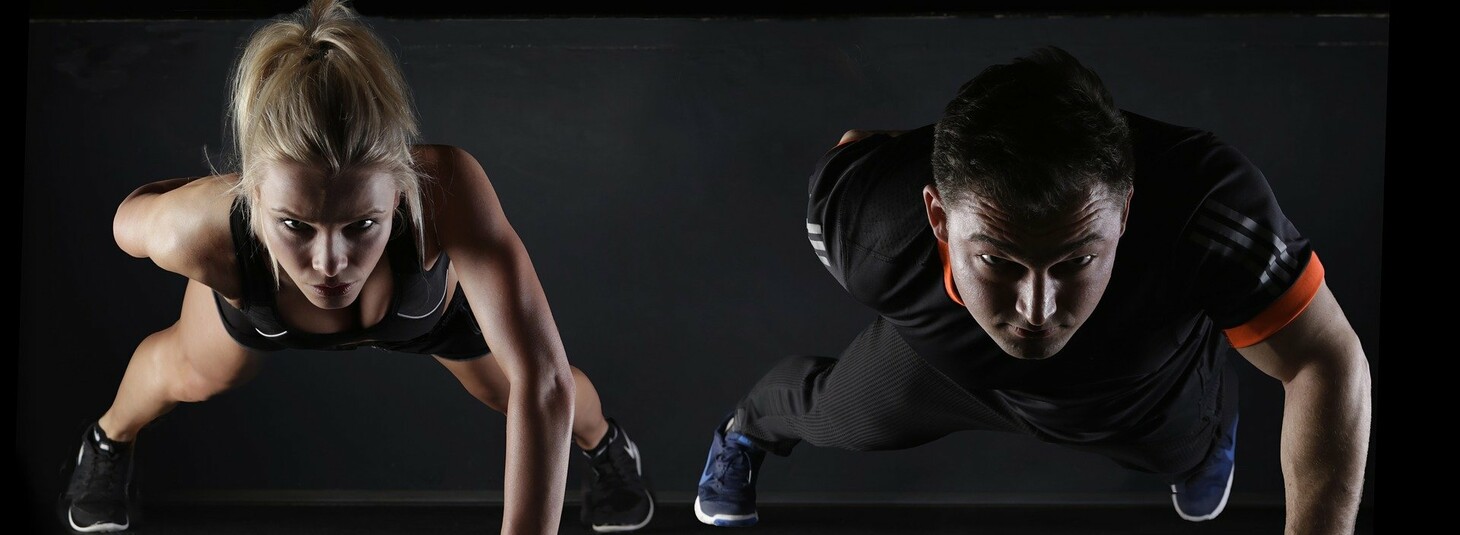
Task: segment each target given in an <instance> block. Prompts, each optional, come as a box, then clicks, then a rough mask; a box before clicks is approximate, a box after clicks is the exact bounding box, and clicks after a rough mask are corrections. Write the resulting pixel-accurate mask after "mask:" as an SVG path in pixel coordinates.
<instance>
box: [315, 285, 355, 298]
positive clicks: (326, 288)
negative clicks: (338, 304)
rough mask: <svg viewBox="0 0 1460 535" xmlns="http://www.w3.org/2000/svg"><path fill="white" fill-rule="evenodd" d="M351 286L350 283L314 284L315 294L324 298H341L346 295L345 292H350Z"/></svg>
mask: <svg viewBox="0 0 1460 535" xmlns="http://www.w3.org/2000/svg"><path fill="white" fill-rule="evenodd" d="M350 284H351V283H348V282H342V283H339V284H314V285H312V286H313V287H314V291H315V293H318V294H319V295H322V296H324V297H339V296H341V295H345V292H348V291H349V290H350Z"/></svg>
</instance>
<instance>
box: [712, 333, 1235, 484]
mask: <svg viewBox="0 0 1460 535" xmlns="http://www.w3.org/2000/svg"><path fill="white" fill-rule="evenodd" d="M1222 375H1224V376H1225V377H1224V380H1223V384H1222V386H1221V396H1220V398H1221V400H1220V401H1219V402H1218V403H1219V405H1220V406H1221V407H1220V408H1219V409H1218V410H1219V411H1220V413H1221V414H1222V415H1223V417H1224V418H1227V419H1228V420H1227V421H1230V418H1235V417H1236V414H1237V411H1236V405H1235V403H1236V378H1235V376H1234V374H1232V373H1230V371H1228V372H1225V373H1223V374H1222ZM1214 424H1215V422H1212V424H1211V425H1204V426H1201V427H1199V428H1198V427H1194V426H1193V425H1192V424H1191V423H1189V422H1175V423H1173V425H1184V426H1187V427H1188V428H1197V429H1199V431H1198V432H1197V433H1195V434H1184V435H1183V436H1182V438H1181V439H1179V440H1170V439H1167V440H1165V441H1163V442H1148V443H1123V442H1117V441H1104V442H1093V443H1080V444H1065V445H1067V446H1071V447H1074V448H1077V449H1080V450H1084V451H1090V452H1094V453H1099V454H1102V455H1104V456H1106V457H1108V458H1110V459H1112V460H1114V461H1115V462H1116V463H1118V464H1120V465H1122V466H1125V467H1127V468H1131V469H1135V470H1140V471H1143V472H1152V473H1160V474H1167V475H1170V476H1172V477H1173V478H1176V477H1180V475H1181V474H1182V473H1185V472H1188V471H1190V470H1193V469H1194V468H1195V467H1196V466H1197V465H1198V463H1200V462H1201V461H1202V460H1203V459H1204V458H1205V457H1206V454H1207V450H1208V449H1210V447H1211V446H1212V444H1213V441H1214V439H1215V433H1216V432H1217V426H1216V425H1214ZM735 428H736V429H737V430H739V431H740V432H741V433H743V434H745V435H746V436H747V437H750V439H751V440H752V441H753V442H755V443H756V444H757V445H758V446H760V447H762V448H763V449H766V450H767V451H770V452H772V453H775V454H777V455H782V456H784V455H790V453H791V449H792V448H794V447H795V446H796V444H798V443H800V442H801V441H803V440H805V441H807V442H810V443H811V444H813V445H817V446H827V447H836V448H842V449H849V450H856V451H871V450H894V449H904V448H911V447H913V446H918V445H921V444H926V443H928V442H931V441H933V440H936V439H938V438H940V437H943V436H944V435H947V434H949V433H952V432H954V431H966V430H988V431H1008V432H1013V433H1021V434H1027V435H1030V436H1034V437H1036V438H1040V437H1039V434H1038V433H1036V432H1035V431H1034V430H1033V429H1031V428H1030V426H1029V425H1028V424H1027V423H1025V422H1024V421H1023V420H1022V419H1021V418H1020V417H1019V416H1017V415H1015V414H1014V413H1013V412H1012V411H1011V410H1010V409H1009V407H1008V406H1007V405H1006V404H1005V403H1004V401H1003V400H1002V399H1001V398H1000V397H998V396H997V395H996V394H993V393H991V392H978V391H969V390H965V389H963V388H962V387H960V386H958V385H957V384H956V383H954V382H953V381H952V380H951V379H949V378H948V377H947V376H946V375H943V374H942V373H941V372H939V371H938V370H937V369H935V368H933V367H932V365H930V364H928V362H927V361H925V360H923V358H922V357H921V356H919V355H918V354H917V353H916V352H914V351H913V349H912V348H911V347H909V346H908V345H907V343H906V342H904V341H903V339H902V335H900V334H898V332H897V330H896V329H895V328H894V327H893V326H892V325H891V324H889V323H888V322H887V321H886V320H884V319H882V318H878V319H877V320H876V321H873V322H872V324H871V325H870V326H868V327H867V328H866V329H865V330H863V331H862V333H861V334H860V335H858V336H857V338H856V339H855V340H853V341H852V343H851V345H849V346H848V347H847V348H846V349H845V350H843V351H842V354H841V358H839V359H833V358H828V357H814V356H794V357H789V358H786V359H783V360H782V361H781V362H780V363H778V364H777V365H776V366H775V367H774V368H772V369H771V371H770V372H769V373H767V374H766V375H765V376H764V377H762V378H761V380H760V381H759V382H757V383H756V385H755V387H754V388H752V389H751V391H750V393H749V394H748V395H746V397H745V398H744V399H742V400H741V402H740V404H739V405H738V406H737V407H736V409H735ZM1193 437H1195V438H1193ZM1045 440H1047V441H1049V442H1054V443H1059V442H1057V441H1054V440H1048V439H1045Z"/></svg>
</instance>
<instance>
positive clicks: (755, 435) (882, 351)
mask: <svg viewBox="0 0 1460 535" xmlns="http://www.w3.org/2000/svg"><path fill="white" fill-rule="evenodd" d="M1017 421H1018V420H1017V419H1016V418H1014V417H1013V416H1011V415H1010V413H1009V410H1008V408H1007V407H1006V406H1005V405H1004V404H1003V403H1002V402H1001V401H1000V400H998V399H997V398H995V397H993V396H989V395H975V394H972V393H969V392H968V391H966V390H964V389H963V388H961V387H959V386H958V385H957V384H954V383H953V381H952V380H950V379H948V378H947V376H945V375H943V374H942V373H941V372H939V371H938V370H936V369H934V368H933V367H932V365H930V364H928V363H927V361H925V360H923V358H922V357H920V356H918V355H917V353H916V352H914V351H913V349H912V348H911V347H909V346H908V345H907V343H906V342H904V341H903V339H902V336H901V335H900V334H898V332H897V330H896V329H895V328H894V327H893V326H892V325H891V324H890V323H888V322H887V321H886V320H884V319H882V318H877V320H876V321H873V322H872V324H871V325H870V326H868V327H867V328H866V329H865V330H863V331H862V333H861V334H860V335H858V336H857V338H856V339H855V340H853V341H852V343H851V345H849V346H848V347H847V348H846V349H845V350H844V351H842V354H841V358H839V359H831V358H826V357H809V356H796V357H790V358H787V359H784V360H782V361H781V362H780V363H779V364H777V365H776V366H775V367H774V368H772V369H771V371H770V372H769V373H767V374H766V375H765V376H764V377H762V378H761V380H760V382H758V383H756V385H755V387H754V388H752V389H751V391H750V393H749V394H748V395H746V396H745V398H744V399H743V400H741V402H740V404H739V405H738V406H737V407H736V409H735V421H734V424H733V426H732V430H734V431H739V432H741V433H743V434H745V435H746V436H747V437H749V438H750V439H751V440H752V441H753V442H754V443H755V444H756V445H757V446H760V447H761V448H763V449H765V450H767V451H770V452H772V453H775V454H777V455H782V456H784V455H789V454H790V453H791V449H792V448H793V447H795V445H796V444H797V443H799V442H800V441H802V440H805V441H807V442H810V443H811V444H813V445H816V446H826V447H835V448H842V449H848V450H854V451H873V450H894V449H905V448H911V447H913V446H918V445H921V444H926V443H928V442H931V441H933V440H936V439H938V438H941V437H943V436H944V435H947V434H949V433H952V432H954V431H961V430H972V429H984V430H999V431H1015V432H1019V431H1023V429H1022V428H1020V427H1019V426H1018V424H1017V423H1016V422H1017Z"/></svg>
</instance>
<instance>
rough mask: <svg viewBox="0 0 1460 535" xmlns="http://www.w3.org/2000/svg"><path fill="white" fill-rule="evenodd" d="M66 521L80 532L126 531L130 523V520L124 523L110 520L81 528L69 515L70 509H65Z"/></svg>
mask: <svg viewBox="0 0 1460 535" xmlns="http://www.w3.org/2000/svg"><path fill="white" fill-rule="evenodd" d="M66 522H67V523H70V524H71V529H73V530H76V531H79V532H82V533H110V532H115V531H126V530H127V527H128V526H131V525H132V523H131V522H130V521H129V522H127V523H126V524H113V523H110V522H103V523H100V524H92V525H90V526H87V527H84V528H83V527H81V526H78V525H76V519H75V518H72V517H71V511H69V510H67V511H66Z"/></svg>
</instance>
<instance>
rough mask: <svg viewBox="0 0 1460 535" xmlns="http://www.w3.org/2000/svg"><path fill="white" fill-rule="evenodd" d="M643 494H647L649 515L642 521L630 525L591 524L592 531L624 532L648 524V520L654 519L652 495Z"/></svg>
mask: <svg viewBox="0 0 1460 535" xmlns="http://www.w3.org/2000/svg"><path fill="white" fill-rule="evenodd" d="M645 494H646V495H647V496H649V516H646V517H644V521H643V522H640V523H638V524H634V525H632V526H618V525H607V526H600V525H598V524H594V525H593V531H594V532H595V533H622V532H625V531H636V530H638V529H639V528H642V527H644V526H647V525H649V521H651V520H654V495H653V494H649V493H647V492H646V493H645Z"/></svg>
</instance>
